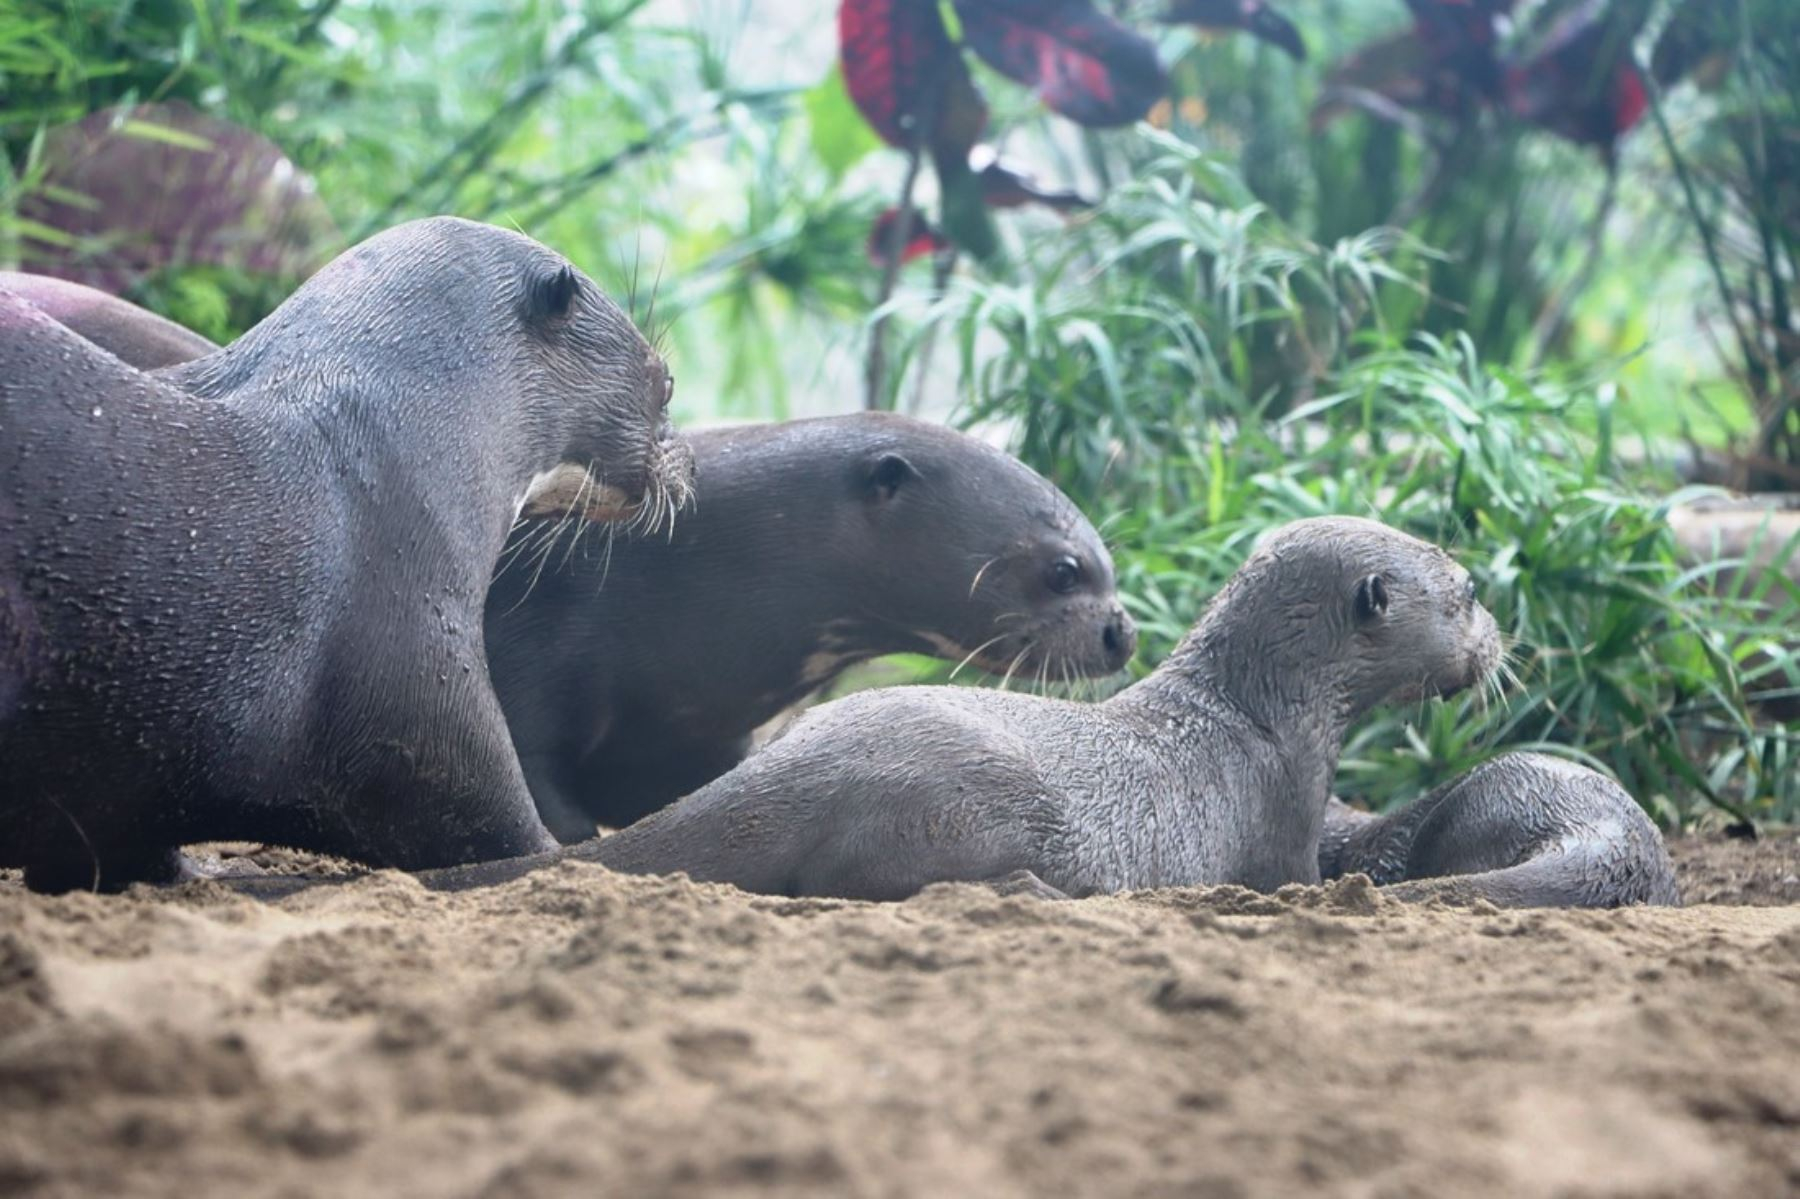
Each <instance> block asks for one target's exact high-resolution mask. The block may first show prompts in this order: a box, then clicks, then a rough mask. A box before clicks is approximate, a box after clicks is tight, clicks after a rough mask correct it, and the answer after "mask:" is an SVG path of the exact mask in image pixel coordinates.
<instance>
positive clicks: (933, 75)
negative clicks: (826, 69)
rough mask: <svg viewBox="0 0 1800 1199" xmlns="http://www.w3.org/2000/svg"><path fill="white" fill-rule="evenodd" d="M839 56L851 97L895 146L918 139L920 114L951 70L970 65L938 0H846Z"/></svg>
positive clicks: (840, 23)
mask: <svg viewBox="0 0 1800 1199" xmlns="http://www.w3.org/2000/svg"><path fill="white" fill-rule="evenodd" d="M838 56H839V58H840V59H841V60H842V62H843V67H844V85H845V87H846V88H847V89H848V90H849V92H850V99H851V100H853V101H855V103H856V107H857V108H858V110H860V111H861V112H862V114H863V116H864V117H865V118H867V119H868V122H869V125H870V127H871V128H873V129H874V130H875V132H876V133H878V134H880V135H881V138H882V140H884V141H886V142H887V143H888V144H889V145H892V146H910V145H913V144H915V143H916V142H917V141H918V140H919V138H920V136H921V134H922V130H920V129H919V127H918V126H919V120H920V116H921V114H922V113H923V112H924V110H925V108H926V107H927V106H928V105H930V104H931V103H932V101H933V97H934V96H935V94H936V93H937V92H938V91H939V90H941V89H942V88H943V86H944V85H945V83H946V82H947V81H948V80H949V79H950V78H951V75H950V74H948V73H949V72H957V71H961V72H963V73H964V74H965V75H966V74H967V71H968V68H967V67H966V66H965V65H964V64H963V61H962V56H961V55H960V54H958V53H957V50H956V47H955V46H954V45H952V44H951V42H950V35H949V34H948V33H947V32H946V31H945V30H944V21H943V18H942V17H941V16H939V15H938V6H937V0H843V3H842V4H840V5H839V6H838Z"/></svg>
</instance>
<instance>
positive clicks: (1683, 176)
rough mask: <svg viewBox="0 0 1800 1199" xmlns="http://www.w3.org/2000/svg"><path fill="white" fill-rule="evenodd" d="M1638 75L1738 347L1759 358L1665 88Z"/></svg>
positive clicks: (1642, 67)
mask: <svg viewBox="0 0 1800 1199" xmlns="http://www.w3.org/2000/svg"><path fill="white" fill-rule="evenodd" d="M1637 68H1638V74H1639V75H1640V76H1641V77H1642V79H1643V83H1644V93H1645V95H1647V96H1648V97H1649V99H1650V117H1651V119H1652V120H1653V121H1655V122H1656V131H1657V134H1658V136H1659V137H1660V138H1661V139H1662V144H1663V149H1664V150H1665V151H1667V153H1668V155H1669V162H1670V164H1671V165H1672V166H1673V167H1674V168H1675V178H1676V180H1677V181H1678V182H1679V183H1680V184H1681V194H1682V197H1683V201H1684V202H1685V203H1686V205H1687V210H1688V217H1689V218H1690V219H1691V220H1692V221H1693V222H1694V228H1695V229H1697V230H1698V231H1699V233H1700V244H1701V246H1702V247H1703V248H1704V249H1705V251H1706V262H1707V265H1708V267H1710V268H1711V270H1712V276H1713V283H1714V284H1715V285H1716V286H1717V287H1718V289H1719V298H1720V299H1721V300H1722V301H1723V302H1724V304H1725V319H1726V320H1727V321H1729V322H1730V323H1731V329H1732V332H1733V333H1735V334H1736V335H1737V339H1738V344H1739V345H1740V346H1741V347H1743V351H1744V355H1745V359H1746V360H1747V361H1748V360H1753V359H1754V358H1755V347H1754V345H1753V344H1752V342H1751V340H1750V337H1749V335H1748V334H1747V333H1745V332H1744V329H1743V326H1742V325H1740V324H1739V323H1738V313H1737V298H1736V296H1734V295H1733V294H1732V290H1731V281H1730V280H1729V279H1728V278H1726V275H1725V264H1724V262H1723V261H1722V260H1721V259H1720V257H1719V245H1718V239H1717V235H1716V233H1715V232H1714V230H1713V227H1712V222H1710V221H1708V220H1707V219H1706V214H1705V213H1704V212H1702V211H1701V209H1700V193H1699V192H1698V190H1696V189H1695V187H1694V176H1693V173H1692V172H1691V171H1690V170H1689V169H1688V164H1687V159H1686V158H1685V157H1683V156H1682V153H1681V150H1680V149H1679V147H1677V146H1676V145H1675V132H1674V130H1673V129H1671V128H1670V127H1669V118H1668V115H1667V114H1666V113H1664V112H1663V103H1662V101H1663V96H1662V86H1661V85H1660V84H1659V83H1657V81H1656V76H1655V74H1654V73H1653V72H1652V71H1651V70H1650V68H1649V66H1648V64H1645V63H1639V64H1637Z"/></svg>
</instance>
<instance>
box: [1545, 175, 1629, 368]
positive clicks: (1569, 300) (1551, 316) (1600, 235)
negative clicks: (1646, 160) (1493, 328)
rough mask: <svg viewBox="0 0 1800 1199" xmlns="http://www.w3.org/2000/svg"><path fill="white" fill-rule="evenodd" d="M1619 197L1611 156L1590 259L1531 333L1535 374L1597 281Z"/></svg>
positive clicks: (1592, 234) (1591, 239) (1590, 237)
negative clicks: (1595, 280)
mask: <svg viewBox="0 0 1800 1199" xmlns="http://www.w3.org/2000/svg"><path fill="white" fill-rule="evenodd" d="M1618 196H1619V164H1618V160H1617V159H1616V158H1613V157H1611V156H1608V158H1607V160H1606V188H1605V190H1604V191H1602V192H1601V193H1600V204H1599V207H1598V208H1596V209H1595V211H1594V224H1593V229H1592V231H1591V232H1590V233H1589V235H1588V248H1587V256H1586V257H1585V258H1584V259H1583V260H1582V263H1581V267H1580V268H1579V269H1578V270H1577V271H1576V272H1575V277H1574V278H1572V279H1570V280H1569V282H1568V283H1567V284H1565V285H1564V286H1563V288H1562V290H1561V291H1559V292H1558V293H1557V295H1556V298H1555V299H1554V300H1552V301H1551V302H1550V305H1549V306H1548V307H1547V308H1545V309H1544V312H1543V315H1542V316H1540V317H1539V318H1538V322H1537V326H1536V328H1534V329H1533V330H1532V339H1533V340H1534V341H1535V342H1536V346H1537V348H1536V349H1535V350H1533V351H1532V355H1531V366H1532V369H1533V370H1536V369H1538V368H1539V367H1541V366H1543V365H1544V360H1545V359H1546V358H1547V357H1549V354H1550V349H1551V347H1552V346H1554V345H1555V344H1556V343H1557V342H1558V341H1559V340H1561V338H1562V335H1563V330H1564V329H1566V328H1568V324H1569V314H1570V313H1571V312H1572V311H1573V310H1574V308H1575V301H1576V300H1578V299H1580V298H1581V295H1582V293H1583V292H1585V291H1587V289H1588V285H1589V284H1590V283H1592V282H1593V281H1594V272H1595V271H1596V270H1598V269H1599V267H1600V257H1601V254H1602V252H1603V251H1604V250H1605V249H1606V226H1607V224H1608V223H1609V222H1610V221H1611V220H1612V210H1613V203H1614V201H1615V200H1617V199H1618Z"/></svg>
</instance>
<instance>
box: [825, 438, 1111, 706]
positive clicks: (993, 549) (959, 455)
mask: <svg viewBox="0 0 1800 1199" xmlns="http://www.w3.org/2000/svg"><path fill="white" fill-rule="evenodd" d="M882 426H884V427H883V428H882V431H881V432H880V433H879V434H878V435H877V436H876V437H874V438H872V439H871V442H872V444H867V445H864V446H862V447H860V448H859V451H858V452H857V454H856V455H855V456H854V457H853V459H852V461H851V473H850V486H851V488H852V490H853V493H854V494H855V496H856V508H857V509H858V515H857V519H858V522H859V523H860V524H861V525H862V526H863V531H860V533H859V535H860V536H861V538H862V540H863V543H864V544H865V545H866V546H867V550H866V551H865V552H864V553H863V554H860V555H859V556H858V557H859V558H860V559H862V560H863V561H864V562H867V563H868V566H867V569H865V570H864V572H863V576H864V586H865V587H868V588H870V590H869V592H868V593H867V594H866V595H865V597H864V600H863V607H864V610H865V611H869V612H879V613H880V614H881V619H882V621H883V623H885V624H888V625H891V626H898V628H899V629H901V630H902V631H903V632H904V633H905V634H906V635H907V636H909V637H910V638H911V639H912V640H914V641H915V642H917V643H919V644H920V645H921V646H922V647H928V648H929V650H930V652H931V653H933V654H936V655H937V656H939V657H943V658H947V659H950V660H952V661H957V662H961V661H964V660H966V661H968V662H970V663H973V664H974V665H976V666H979V667H980V668H982V669H983V670H986V671H989V672H992V673H995V674H1001V675H1010V676H1012V677H1017V678H1041V679H1045V680H1049V681H1063V680H1067V679H1074V678H1089V677H1093V676H1097V675H1104V674H1111V673H1113V672H1114V671H1117V670H1119V669H1121V668H1123V667H1124V665H1125V664H1126V663H1127V662H1128V661H1130V660H1131V655H1132V653H1133V652H1134V651H1135V650H1136V648H1137V629H1136V626H1135V625H1133V623H1132V621H1131V617H1130V616H1128V615H1126V613H1125V610H1124V608H1123V607H1121V606H1120V604H1119V599H1118V596H1117V594H1116V593H1115V590H1114V587H1115V580H1114V578H1113V564H1112V558H1111V556H1110V555H1109V554H1108V553H1107V552H1106V547H1105V545H1104V544H1102V543H1101V540H1100V535H1099V534H1098V533H1097V532H1095V530H1094V527H1093V525H1091V524H1089V523H1088V521H1087V518H1086V517H1084V516H1083V515H1082V514H1081V512H1080V511H1079V510H1078V509H1077V508H1076V507H1075V505H1074V504H1073V503H1071V502H1070V501H1069V499H1068V497H1067V496H1065V495H1063V493H1062V492H1060V491H1058V490H1057V489H1056V487H1054V486H1053V485H1052V484H1050V483H1049V482H1048V481H1046V480H1045V479H1044V478H1042V477H1041V476H1039V475H1038V474H1036V473H1035V472H1034V471H1032V470H1031V469H1030V468H1029V467H1027V466H1025V465H1024V464H1023V463H1021V462H1019V461H1018V460H1016V459H1014V458H1012V457H1011V456H1009V455H1007V454H1004V453H1001V452H1000V451H999V450H996V449H994V448H992V447H991V446H988V445H985V444H983V443H981V442H979V441H977V440H975V439H974V438H972V437H967V436H964V435H962V434H959V433H955V432H952V431H950V430H948V429H944V428H941V427H938V426H935V425H930V424H927V423H925V422H922V421H912V420H907V419H905V418H901V417H887V418H883V419H882ZM871 556H872V557H873V558H874V561H873V562H868V559H869V558H870V557H871Z"/></svg>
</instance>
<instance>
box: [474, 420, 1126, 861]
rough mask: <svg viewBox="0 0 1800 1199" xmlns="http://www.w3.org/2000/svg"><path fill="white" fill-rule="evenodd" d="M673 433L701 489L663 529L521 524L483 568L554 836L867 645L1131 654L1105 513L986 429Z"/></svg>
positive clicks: (1051, 663)
mask: <svg viewBox="0 0 1800 1199" xmlns="http://www.w3.org/2000/svg"><path fill="white" fill-rule="evenodd" d="M690 440H691V442H692V444H693V447H694V458H695V484H696V492H697V495H698V496H699V502H698V503H697V504H696V505H695V508H694V511H693V512H692V513H691V514H689V515H687V516H685V517H684V518H683V519H682V520H681V522H680V523H679V524H678V525H677V527H676V528H675V530H674V532H673V533H672V534H671V536H669V537H667V538H663V537H655V538H637V539H633V540H630V541H619V542H615V543H613V544H611V545H609V546H607V547H606V548H605V550H604V551H603V552H602V551H600V550H598V549H596V550H593V551H592V552H588V553H585V554H584V553H582V552H580V551H576V552H570V551H569V550H568V549H567V548H565V547H563V546H561V545H559V544H557V543H556V542H555V541H549V542H545V543H544V544H542V545H534V543H533V539H534V538H538V539H541V538H542V535H541V534H540V533H538V532H537V531H536V530H535V529H533V528H531V527H530V526H529V525H526V526H522V527H521V528H520V529H519V530H518V531H516V532H515V536H514V542H515V545H514V549H515V550H516V551H517V552H516V553H515V555H514V556H513V558H512V559H511V562H510V565H506V566H504V567H503V569H501V570H500V572H499V573H498V574H497V575H496V576H495V578H494V582H493V586H492V587H491V589H490V590H489V592H488V603H487V618H486V620H487V645H488V663H489V666H490V668H491V669H492V671H493V676H494V689H495V691H496V693H497V694H498V695H499V697H500V706H501V708H502V709H504V711H505V712H506V719H507V724H508V726H509V727H510V729H511V730H512V737H513V744H514V745H515V746H516V747H517V748H518V751H519V759H520V761H521V763H523V765H524V767H525V777H526V780H527V781H528V782H529V783H530V784H531V792H532V796H533V798H534V799H536V801H537V805H538V811H539V813H541V814H542V815H543V817H544V823H545V824H546V825H547V826H549V828H550V831H551V832H552V833H554V834H556V836H557V837H558V839H560V840H562V841H565V842H573V841H580V840H583V839H585V838H588V837H592V836H593V835H594V826H595V824H596V823H599V824H605V825H610V826H613V827H618V826H621V825H626V824H629V823H631V822H632V821H633V820H636V819H638V818H639V817H642V816H644V815H646V814H648V813H649V812H652V811H655V810H656V809H657V808H660V807H663V806H664V805H666V804H669V803H672V802H673V801H674V800H676V799H678V798H679V797H681V796H683V795H685V794H687V793H688V792H690V791H692V790H694V789H695V788H697V787H700V786H702V785H704V784H706V783H708V782H711V781H712V780H713V779H715V778H717V777H718V776H719V775H721V774H723V773H725V772H726V771H727V770H729V769H731V767H733V766H735V765H736V764H737V763H738V762H739V761H741V760H742V759H743V757H744V754H745V753H746V752H747V751H748V749H749V741H750V734H751V733H752V732H753V731H754V730H755V729H756V727H757V726H758V725H760V724H762V723H763V722H764V721H766V720H769V719H771V718H772V717H774V716H776V715H777V714H779V713H780V712H781V711H782V710H783V709H785V708H787V707H790V706H791V705H793V704H795V703H797V702H799V701H800V700H801V699H803V698H804V697H805V696H807V695H808V694H810V693H812V692H814V691H817V690H819V689H820V688H822V687H824V686H826V685H828V684H829V683H831V681H832V680H834V679H835V678H837V677H838V676H839V675H840V674H842V673H843V672H844V671H845V670H846V669H848V668H849V667H850V666H851V665H853V664H854V663H857V662H861V661H865V660H867V659H869V658H873V657H877V656H879V655H881V654H890V653H903V652H909V651H910V652H915V653H926V654H935V655H937V656H939V657H942V658H948V659H950V660H952V661H961V660H965V659H966V660H967V661H970V662H973V663H974V664H975V665H977V666H980V667H982V668H983V669H985V670H988V671H992V672H993V673H995V674H1002V675H1004V674H1009V673H1010V674H1013V675H1015V676H1017V677H1020V678H1027V679H1030V678H1039V677H1047V678H1051V679H1056V680H1059V681H1060V680H1064V679H1068V678H1079V677H1087V676H1090V675H1100V674H1110V673H1112V672H1114V671H1116V670H1119V669H1120V668H1121V667H1123V666H1124V665H1125V663H1126V661H1127V660H1129V658H1130V657H1131V654H1132V651H1133V649H1134V648H1135V646H1136V641H1137V632H1136V629H1135V628H1134V627H1133V625H1132V622H1131V619H1130V617H1128V616H1127V615H1126V614H1125V611H1124V609H1123V608H1122V607H1120V605H1119V602H1118V599H1117V597H1116V596H1115V594H1114V592H1113V570H1112V559H1111V557H1110V556H1109V555H1108V554H1107V552H1106V548H1105V546H1104V545H1103V544H1102V543H1101V541H1100V536H1099V534H1098V533H1096V532H1095V531H1094V528H1093V526H1092V525H1090V524H1089V523H1088V521H1087V519H1086V518H1085V517H1083V516H1082V515H1081V513H1080V511H1079V510H1078V509H1076V507H1075V505H1074V504H1072V503H1071V502H1070V501H1069V499H1068V497H1066V496H1064V495H1063V494H1062V493H1061V492H1060V491H1058V490H1057V489H1056V488H1055V487H1053V486H1051V485H1050V484H1049V483H1048V482H1046V481H1045V480H1044V479H1043V478H1042V477H1041V476H1039V475H1038V474H1036V473H1035V472H1034V471H1032V470H1031V469H1030V468H1028V467H1026V466H1025V465H1023V464H1022V463H1020V462H1019V461H1018V460H1017V459H1015V458H1012V457H1011V456H1009V455H1007V454H1004V453H1001V452H1000V451H999V450H996V449H993V448H991V447H989V446H986V445H983V444H982V443H981V442H979V441H976V440H975V439H974V438H971V437H966V436H964V435H962V434H960V433H955V432H952V431H950V430H948V429H945V428H942V427H940V426H937V425H930V424H926V423H924V422H922V421H916V420H909V419H907V418H905V417H900V416H889V415H885V414H878V413H862V414H858V415H856V416H843V417H828V418H824V419H819V420H802V421H789V422H786V423H783V424H771V425H755V426H747V427H741V428H734V429H716V430H711V431H707V432H700V433H695V434H692V435H691V436H690Z"/></svg>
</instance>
